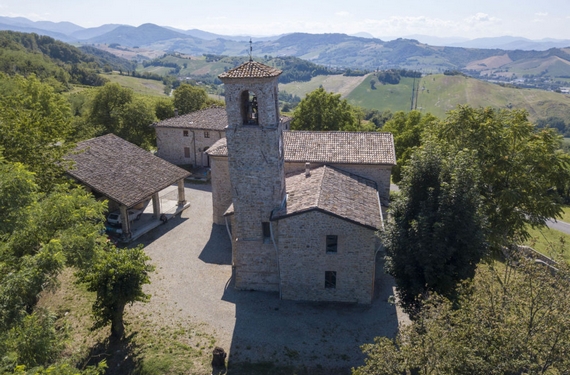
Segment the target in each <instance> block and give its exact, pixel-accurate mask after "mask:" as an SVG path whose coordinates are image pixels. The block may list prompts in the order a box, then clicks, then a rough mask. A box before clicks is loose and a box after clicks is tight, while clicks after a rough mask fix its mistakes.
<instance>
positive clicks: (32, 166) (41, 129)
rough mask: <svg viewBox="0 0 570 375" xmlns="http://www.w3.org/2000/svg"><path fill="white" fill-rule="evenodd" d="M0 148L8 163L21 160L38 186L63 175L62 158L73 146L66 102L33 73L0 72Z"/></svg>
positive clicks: (45, 186) (55, 180) (52, 183)
mask: <svg viewBox="0 0 570 375" xmlns="http://www.w3.org/2000/svg"><path fill="white" fill-rule="evenodd" d="M0 88H1V90H0V92H1V93H0V147H3V149H4V150H3V154H4V157H5V158H6V160H7V161H9V162H20V163H23V164H24V165H25V166H26V168H27V169H28V170H30V171H32V172H34V173H35V174H36V178H37V179H38V180H37V182H38V183H39V185H40V186H41V187H42V189H49V188H50V187H51V186H53V185H54V184H55V183H56V182H57V181H58V180H59V179H60V178H61V177H62V175H63V173H64V167H65V163H63V157H64V156H65V155H66V154H68V153H69V152H70V151H71V150H72V149H73V147H74V144H73V143H71V142H69V140H70V138H71V134H72V131H73V126H72V124H71V113H70V107H69V104H68V102H67V101H66V100H65V99H64V98H63V96H61V95H60V94H57V93H55V92H54V90H53V88H52V87H51V86H49V85H47V84H43V83H41V82H40V81H39V80H38V79H37V78H35V77H34V76H33V75H32V76H30V77H27V78H24V77H22V76H14V77H7V76H4V75H0Z"/></svg>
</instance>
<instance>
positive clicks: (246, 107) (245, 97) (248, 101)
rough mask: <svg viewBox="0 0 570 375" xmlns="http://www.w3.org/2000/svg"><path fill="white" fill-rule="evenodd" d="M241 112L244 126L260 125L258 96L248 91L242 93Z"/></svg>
mask: <svg viewBox="0 0 570 375" xmlns="http://www.w3.org/2000/svg"><path fill="white" fill-rule="evenodd" d="M241 112H242V118H243V124H244V125H259V107H258V105H257V96H255V94H254V93H252V92H250V91H248V90H245V91H244V92H242V93H241Z"/></svg>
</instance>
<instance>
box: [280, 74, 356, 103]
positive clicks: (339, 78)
mask: <svg viewBox="0 0 570 375" xmlns="http://www.w3.org/2000/svg"><path fill="white" fill-rule="evenodd" d="M365 79H366V76H362V77H345V76H343V75H342V74H333V75H328V76H316V77H313V78H312V79H311V80H310V81H308V82H291V83H286V84H279V91H286V92H288V93H289V94H293V95H297V96H298V97H300V98H301V99H303V98H304V97H305V95H306V94H308V93H310V92H311V91H314V90H316V89H318V88H319V87H320V86H323V88H324V89H325V90H326V91H328V92H334V93H335V94H340V95H341V96H342V97H346V96H347V95H348V94H349V93H350V92H351V91H352V90H354V89H355V88H356V87H357V86H358V85H359V84H360V83H361V82H362V81H364V80H365Z"/></svg>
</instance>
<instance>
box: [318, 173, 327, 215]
mask: <svg viewBox="0 0 570 375" xmlns="http://www.w3.org/2000/svg"><path fill="white" fill-rule="evenodd" d="M322 168H323V175H322V176H321V180H320V181H319V189H318V193H317V206H316V207H317V208H319V207H321V196H322V194H321V193H322V192H323V181H324V180H325V174H326V173H327V168H328V167H327V166H326V165H323V166H322ZM317 169H318V168H317Z"/></svg>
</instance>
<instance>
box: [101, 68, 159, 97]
mask: <svg viewBox="0 0 570 375" xmlns="http://www.w3.org/2000/svg"><path fill="white" fill-rule="evenodd" d="M103 77H105V78H107V79H108V80H109V81H111V82H117V83H118V84H119V85H121V86H123V87H127V88H129V89H131V90H133V91H134V92H135V93H137V94H143V95H151V96H166V94H165V93H164V84H163V83H162V81H155V80H153V79H142V78H136V77H130V76H125V75H120V74H119V73H117V72H113V73H112V74H103Z"/></svg>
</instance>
